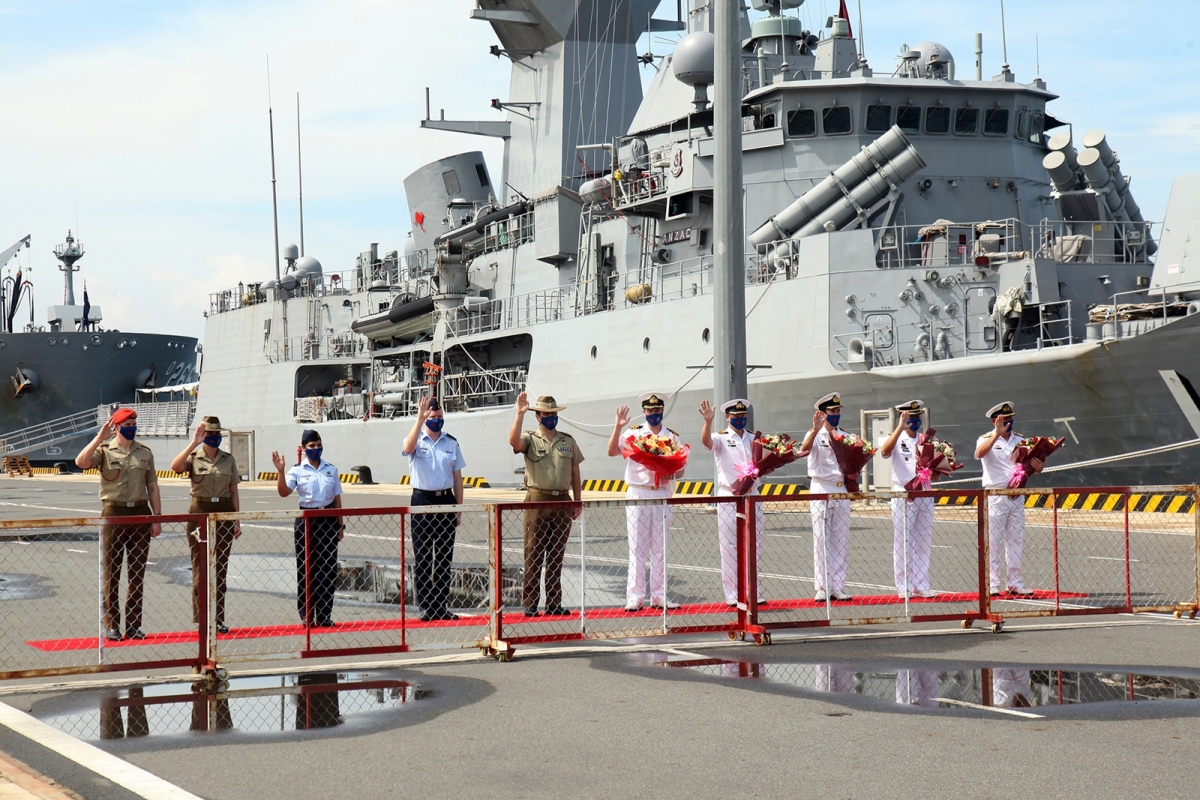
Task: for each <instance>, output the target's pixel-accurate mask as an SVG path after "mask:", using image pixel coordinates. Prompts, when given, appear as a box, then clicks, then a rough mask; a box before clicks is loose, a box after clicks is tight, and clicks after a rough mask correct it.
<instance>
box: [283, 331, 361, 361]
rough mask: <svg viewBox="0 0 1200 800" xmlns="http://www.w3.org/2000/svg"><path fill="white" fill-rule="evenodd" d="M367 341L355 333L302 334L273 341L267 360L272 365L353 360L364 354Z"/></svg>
mask: <svg viewBox="0 0 1200 800" xmlns="http://www.w3.org/2000/svg"><path fill="white" fill-rule="evenodd" d="M366 348H367V340H366V338H365V337H363V336H361V335H360V334H357V333H352V332H343V333H327V334H322V335H320V336H311V335H308V334H302V335H299V336H288V337H286V338H280V339H273V340H272V341H271V346H270V349H269V350H268V353H267V358H268V359H269V360H270V362H271V363H272V364H279V363H282V362H286V361H322V360H329V359H338V358H355V357H357V356H361V355H363V354H364V353H365V352H366Z"/></svg>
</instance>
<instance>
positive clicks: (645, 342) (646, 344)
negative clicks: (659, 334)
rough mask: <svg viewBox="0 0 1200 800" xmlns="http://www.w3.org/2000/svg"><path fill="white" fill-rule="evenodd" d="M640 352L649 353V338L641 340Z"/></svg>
mask: <svg viewBox="0 0 1200 800" xmlns="http://www.w3.org/2000/svg"><path fill="white" fill-rule="evenodd" d="M642 350H643V351H645V352H647V353H649V352H650V337H649V336H647V337H646V338H645V339H642Z"/></svg>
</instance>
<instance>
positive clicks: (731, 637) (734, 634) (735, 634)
mask: <svg viewBox="0 0 1200 800" xmlns="http://www.w3.org/2000/svg"><path fill="white" fill-rule="evenodd" d="M1175 616H1177V617H1178V616H1179V612H1178V611H1177V612H1175ZM737 638H738V632H737V631H730V632H729V641H731V642H736V641H737Z"/></svg>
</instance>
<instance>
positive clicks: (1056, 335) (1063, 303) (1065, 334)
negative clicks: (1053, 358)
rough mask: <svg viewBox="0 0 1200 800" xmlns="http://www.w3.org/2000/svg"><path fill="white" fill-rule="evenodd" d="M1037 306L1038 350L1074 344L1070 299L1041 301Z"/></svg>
mask: <svg viewBox="0 0 1200 800" xmlns="http://www.w3.org/2000/svg"><path fill="white" fill-rule="evenodd" d="M1037 308H1038V311H1039V312H1040V313H1039V314H1038V323H1037V326H1038V338H1037V349H1038V350H1041V349H1043V348H1046V347H1058V346H1059V345H1067V344H1075V333H1074V328H1073V327H1072V322H1074V318H1073V317H1072V316H1071V301H1070V300H1059V301H1058V302H1055V303H1042V304H1040V305H1039V306H1038V307H1037Z"/></svg>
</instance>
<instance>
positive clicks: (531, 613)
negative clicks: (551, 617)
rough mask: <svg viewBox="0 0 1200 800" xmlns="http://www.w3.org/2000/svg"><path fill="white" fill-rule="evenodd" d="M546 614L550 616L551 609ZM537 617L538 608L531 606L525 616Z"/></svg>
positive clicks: (526, 610)
mask: <svg viewBox="0 0 1200 800" xmlns="http://www.w3.org/2000/svg"><path fill="white" fill-rule="evenodd" d="M546 613H547V614H549V613H550V609H548V608H547V609H546ZM537 615H538V611H537V606H529V607H528V608H526V609H525V616H527V617H536V616H537Z"/></svg>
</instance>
